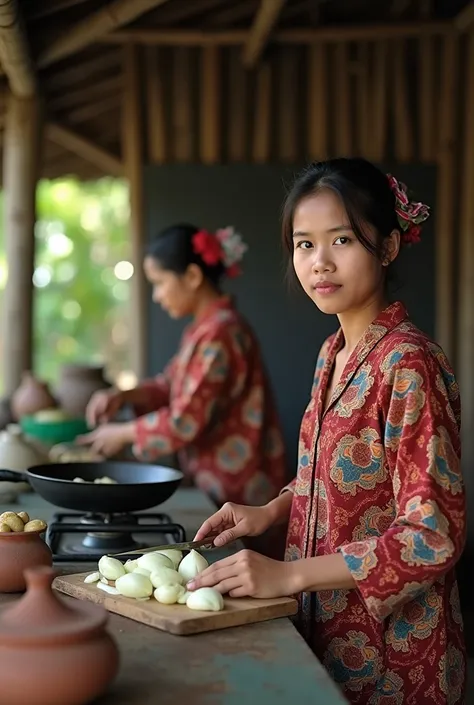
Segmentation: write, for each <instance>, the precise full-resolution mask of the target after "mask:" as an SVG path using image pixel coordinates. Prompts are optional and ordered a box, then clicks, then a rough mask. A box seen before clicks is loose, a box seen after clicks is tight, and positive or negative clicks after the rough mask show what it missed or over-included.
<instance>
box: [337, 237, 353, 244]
mask: <svg viewBox="0 0 474 705" xmlns="http://www.w3.org/2000/svg"><path fill="white" fill-rule="evenodd" d="M349 242H351V239H350V237H346V236H345V235H341V237H337V238H336V239H335V240H334V244H335V245H347V244H348V243H349Z"/></svg>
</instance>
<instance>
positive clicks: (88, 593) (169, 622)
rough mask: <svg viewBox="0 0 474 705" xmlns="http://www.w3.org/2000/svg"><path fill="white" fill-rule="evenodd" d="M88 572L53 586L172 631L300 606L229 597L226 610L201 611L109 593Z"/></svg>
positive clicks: (193, 630) (220, 625)
mask: <svg viewBox="0 0 474 705" xmlns="http://www.w3.org/2000/svg"><path fill="white" fill-rule="evenodd" d="M88 574H89V573H75V574H73V575H64V576H61V577H57V578H55V580H54V583H53V585H54V587H55V588H56V590H58V591H59V592H63V593H65V594H66V595H71V596H72V597H76V598H77V599H79V600H89V601H90V602H95V603H96V604H99V605H103V606H104V607H105V608H106V609H107V610H109V612H115V613H116V614H120V615H122V617H128V618H129V619H134V620H135V621H136V622H141V623H142V624H147V625H148V626H150V627H155V628H156V629H162V630H163V631H165V632H170V633H171V634H180V635H185V634H199V633H201V632H209V631H213V630H215V629H226V628H227V627H237V626H241V625H242V624H253V623H255V622H265V621H266V620H269V619H276V618H277V617H290V616H291V615H294V614H296V611H297V605H298V603H297V602H296V600H294V599H292V598H290V597H278V598H275V599H272V600H258V599H256V598H253V597H241V598H231V597H226V598H224V604H225V607H224V609H223V610H222V612H197V611H196V610H190V609H189V608H188V607H186V605H161V604H160V603H159V602H157V601H156V600H154V599H153V598H151V599H150V600H147V601H146V602H140V601H136V600H132V599H130V598H128V597H122V596H121V595H109V594H107V593H106V592H104V591H103V590H99V589H98V588H97V587H96V586H95V585H89V584H86V583H84V578H85V577H86V575H88Z"/></svg>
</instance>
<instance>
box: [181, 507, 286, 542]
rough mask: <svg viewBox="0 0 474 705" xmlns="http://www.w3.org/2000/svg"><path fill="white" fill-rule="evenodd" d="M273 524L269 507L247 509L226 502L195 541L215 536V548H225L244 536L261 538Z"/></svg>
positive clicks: (203, 527)
mask: <svg viewBox="0 0 474 705" xmlns="http://www.w3.org/2000/svg"><path fill="white" fill-rule="evenodd" d="M272 523H273V516H272V515H271V512H270V511H269V509H268V506H263V507H246V506H245V505H243V504H233V503H232V502H226V503H225V504H224V505H223V506H222V507H221V509H219V511H218V512H216V513H215V514H213V515H212V516H211V517H209V519H207V520H206V521H205V522H204V524H203V525H202V526H201V528H200V529H199V531H198V532H197V534H196V536H195V537H194V540H195V541H201V539H205V538H206V537H207V536H211V535H215V534H218V536H216V538H215V539H214V545H215V546H224V545H225V544H226V543H230V542H231V541H235V540H236V539H238V538H242V536H260V534H263V533H264V532H265V531H266V530H267V529H268V527H269V526H271V524H272Z"/></svg>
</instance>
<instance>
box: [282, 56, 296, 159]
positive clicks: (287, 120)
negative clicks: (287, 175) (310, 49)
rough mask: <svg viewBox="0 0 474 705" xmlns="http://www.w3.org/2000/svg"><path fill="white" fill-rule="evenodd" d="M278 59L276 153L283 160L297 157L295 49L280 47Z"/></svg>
mask: <svg viewBox="0 0 474 705" xmlns="http://www.w3.org/2000/svg"><path fill="white" fill-rule="evenodd" d="M278 58H279V61H278V115H277V123H278V153H279V157H280V159H281V160H282V161H284V162H290V163H291V162H295V161H296V159H297V157H298V57H297V54H296V49H295V48H294V47H291V48H290V47H289V48H288V49H286V48H285V49H281V50H280V54H279V57H278Z"/></svg>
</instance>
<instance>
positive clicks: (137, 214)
mask: <svg viewBox="0 0 474 705" xmlns="http://www.w3.org/2000/svg"><path fill="white" fill-rule="evenodd" d="M123 60H124V104H123V114H122V119H123V130H122V140H123V162H124V167H125V174H126V176H127V178H128V183H129V189H130V196H129V197H130V239H131V252H132V263H133V267H134V274H133V277H132V279H131V310H130V328H131V336H130V340H131V346H132V348H131V360H132V369H133V372H134V373H135V374H136V375H137V377H138V378H142V377H144V376H145V375H146V373H147V352H146V346H147V335H146V331H147V311H148V306H147V300H146V299H147V286H146V281H145V277H144V274H143V266H142V261H143V255H144V250H145V245H146V238H145V222H144V215H145V214H144V200H143V143H142V134H143V122H144V121H143V115H142V111H141V95H140V65H139V63H140V62H139V49H138V47H136V46H126V47H124V49H123Z"/></svg>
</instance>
